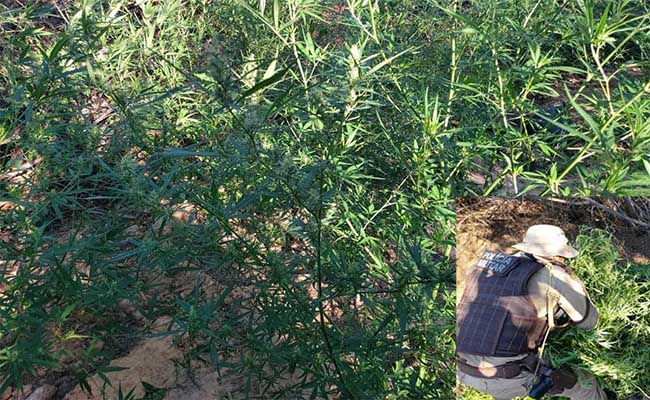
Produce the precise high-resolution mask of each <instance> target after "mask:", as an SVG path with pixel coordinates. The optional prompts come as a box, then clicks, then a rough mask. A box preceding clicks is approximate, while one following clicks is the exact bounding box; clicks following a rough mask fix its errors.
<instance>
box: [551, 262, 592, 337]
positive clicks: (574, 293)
mask: <svg viewBox="0 0 650 400" xmlns="http://www.w3.org/2000/svg"><path fill="white" fill-rule="evenodd" d="M552 286H553V288H554V289H555V290H557V293H558V295H559V298H558V305H559V307H560V308H561V309H562V311H564V313H566V315H567V316H568V317H569V318H570V319H571V321H573V324H574V325H575V326H577V327H579V328H583V329H593V328H594V327H595V326H596V324H597V323H598V310H597V309H596V307H595V306H594V304H593V303H592V302H591V300H590V299H589V296H588V295H587V290H586V289H585V287H584V285H583V284H582V282H581V281H580V279H579V278H578V277H577V276H576V275H575V274H573V273H571V271H570V270H569V269H568V268H567V269H564V268H561V267H555V268H553V282H552Z"/></svg>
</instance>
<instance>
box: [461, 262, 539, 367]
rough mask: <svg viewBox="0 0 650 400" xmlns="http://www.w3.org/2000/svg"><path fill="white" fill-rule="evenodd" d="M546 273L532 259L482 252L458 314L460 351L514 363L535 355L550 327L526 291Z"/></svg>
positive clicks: (466, 287) (469, 280)
mask: <svg viewBox="0 0 650 400" xmlns="http://www.w3.org/2000/svg"><path fill="white" fill-rule="evenodd" d="M543 267H544V265H543V264H541V263H539V262H537V261H535V260H534V259H530V258H526V257H515V256H510V255H506V254H501V253H496V252H492V251H486V252H484V253H483V255H482V256H481V259H480V260H479V262H478V263H477V265H476V267H475V268H474V269H473V270H472V272H471V273H470V275H469V279H468V280H467V283H466V286H465V292H464V294H463V297H462V298H461V300H460V303H459V304H458V307H457V310H456V318H457V319H456V321H457V322H456V349H457V351H458V352H463V353H469V354H476V355H482V356H496V357H510V356H516V355H519V354H524V353H528V352H530V351H532V350H534V349H536V348H537V346H539V344H540V342H541V338H542V337H543V335H544V334H545V332H546V328H547V321H546V318H538V317H537V310H536V308H535V306H534V305H533V303H532V301H531V300H530V298H529V297H528V290H527V288H526V285H527V284H528V281H529V280H530V278H531V276H533V274H534V273H535V272H537V271H538V270H540V269H541V268H543Z"/></svg>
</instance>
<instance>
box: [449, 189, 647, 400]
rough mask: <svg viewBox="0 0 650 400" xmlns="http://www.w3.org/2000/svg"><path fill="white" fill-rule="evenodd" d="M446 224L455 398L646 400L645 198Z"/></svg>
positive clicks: (553, 202)
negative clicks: (450, 242) (449, 228)
mask: <svg viewBox="0 0 650 400" xmlns="http://www.w3.org/2000/svg"><path fill="white" fill-rule="evenodd" d="M456 212H457V226H456V240H457V242H456V257H457V259H456V268H457V305H456V318H457V320H456V361H457V371H456V372H457V381H458V386H457V398H459V399H465V400H479V399H496V400H510V399H520V400H523V399H547V398H564V399H566V398H568V399H582V400H611V399H630V400H631V399H635V400H640V399H650V374H648V365H650V197H617V198H606V197H598V198H597V197H593V198H577V197H576V198H537V197H531V198H520V199H508V198H501V197H463V198H459V199H457V201H456Z"/></svg>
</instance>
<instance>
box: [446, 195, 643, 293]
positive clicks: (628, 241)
mask: <svg viewBox="0 0 650 400" xmlns="http://www.w3.org/2000/svg"><path fill="white" fill-rule="evenodd" d="M629 200H630V201H641V202H643V203H644V205H645V204H647V202H650V198H644V199H641V198H637V199H634V198H632V199H629ZM621 201H623V199H622V200H621ZM605 202H607V200H605ZM571 203H572V201H571V200H569V199H556V201H553V200H551V199H540V198H522V199H516V200H515V199H507V198H501V197H464V198H459V199H457V200H456V213H457V214H456V218H457V219H456V221H457V222H456V256H457V259H456V269H457V270H456V277H457V278H456V280H457V298H458V299H459V298H460V296H461V295H462V291H463V289H464V283H465V275H466V272H467V271H468V269H469V268H471V267H472V266H473V265H474V263H476V261H477V260H478V258H479V257H480V255H481V253H482V252H483V251H485V250H500V251H504V252H507V253H514V252H515V250H514V249H512V248H511V247H510V246H512V245H514V244H516V243H518V242H519V241H520V240H521V239H522V238H523V236H524V234H525V233H526V229H528V227H529V226H531V225H535V224H552V225H557V226H559V227H561V228H562V229H563V230H564V231H565V232H566V234H567V237H568V238H569V240H570V241H571V242H573V241H574V240H575V238H576V236H577V235H578V230H579V227H580V226H590V227H594V228H602V229H606V230H608V231H609V232H611V233H612V234H613V236H614V238H615V240H616V241H617V242H618V243H617V244H618V246H619V248H620V252H621V255H622V257H623V258H625V259H627V260H629V261H631V262H634V263H637V264H650V246H649V244H650V231H649V230H647V228H646V229H645V230H644V229H642V228H639V227H638V226H635V225H633V224H632V223H631V222H629V221H625V220H623V219H621V217H620V216H617V215H614V214H612V213H611V212H608V211H607V210H605V209H602V208H598V207H595V206H593V205H590V204H583V203H582V202H579V204H571ZM643 218H646V217H645V216H642V219H641V220H640V221H641V222H645V223H648V222H650V220H645V219H643Z"/></svg>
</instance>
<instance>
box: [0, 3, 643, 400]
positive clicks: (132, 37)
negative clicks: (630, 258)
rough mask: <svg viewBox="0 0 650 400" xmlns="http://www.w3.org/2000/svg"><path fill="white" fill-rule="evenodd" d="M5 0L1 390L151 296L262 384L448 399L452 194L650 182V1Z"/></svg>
mask: <svg viewBox="0 0 650 400" xmlns="http://www.w3.org/2000/svg"><path fill="white" fill-rule="evenodd" d="M5 3H7V4H8V5H0V13H1V14H0V26H1V27H0V32H1V33H2V35H0V57H1V62H0V173H2V176H3V179H0V201H3V202H8V204H10V205H11V206H9V207H4V208H2V211H0V212H1V213H2V214H0V235H2V236H1V237H0V262H2V264H0V268H2V270H3V276H2V280H1V281H0V283H1V284H2V285H3V293H4V295H3V296H2V297H0V344H2V346H1V347H0V376H2V377H3V378H4V380H3V381H2V383H1V384H0V387H4V386H7V385H21V384H23V383H24V382H28V381H29V380H30V379H31V377H32V376H33V375H34V374H35V373H36V369H37V368H40V367H46V368H47V369H49V370H55V371H64V372H66V373H73V374H75V375H76V376H77V378H78V379H79V380H80V381H82V382H83V381H84V380H85V378H86V377H87V376H88V375H89V374H92V373H94V371H96V369H97V367H98V365H102V364H103V363H106V361H107V360H108V359H110V358H112V357H113V356H115V351H113V350H114V349H116V348H118V347H119V346H117V343H118V341H119V340H120V339H119V338H123V337H124V336H125V335H126V336H136V337H138V336H139V335H142V334H143V332H144V331H146V329H145V328H146V327H142V326H138V325H137V324H134V323H131V322H129V321H126V322H125V321H124V318H123V316H121V315H120V314H119V310H118V307H117V304H118V303H120V301H122V300H128V301H129V302H130V303H132V304H134V305H135V306H136V307H137V308H138V309H139V310H140V311H141V312H142V314H144V316H145V317H146V318H147V319H148V320H155V319H156V318H157V317H159V316H162V315H170V316H172V318H173V321H174V322H176V324H177V325H176V326H177V327H178V329H175V330H174V331H173V332H171V333H172V334H174V335H177V336H178V337H182V338H185V339H187V340H189V342H190V345H191V348H192V351H188V352H187V360H183V362H184V365H190V360H191V359H194V360H196V359H199V358H200V359H202V360H204V361H206V362H210V363H212V364H214V365H216V366H223V365H224V363H226V364H227V366H228V367H229V368H231V369H233V370H235V371H239V372H241V373H242V374H244V375H245V376H248V377H250V381H249V382H248V384H250V385H251V386H254V384H258V385H260V387H264V388H266V389H265V390H266V391H265V392H264V394H263V395H264V396H266V397H272V396H276V397H278V398H283V397H284V398H291V397H292V396H294V397H295V396H296V393H298V392H300V393H305V392H307V393H309V395H313V396H314V397H328V396H333V394H334V393H337V394H338V395H340V396H342V397H343V398H359V399H360V398H392V399H398V398H418V399H426V398H432V399H434V398H450V396H451V391H452V389H453V386H454V371H453V353H454V348H453V332H454V296H453V283H454V280H453V279H454V277H453V268H451V267H450V260H449V252H450V248H451V246H453V244H454V229H453V226H454V218H453V211H452V209H451V198H452V196H453V195H454V194H461V193H484V194H489V193H497V192H506V191H509V192H522V191H523V190H536V191H540V192H545V193H551V192H552V193H564V194H574V193H608V194H642V193H648V192H649V187H650V179H649V178H648V175H649V174H650V160H648V159H647V154H648V153H649V151H650V122H649V121H650V119H649V118H648V116H649V114H650V98H649V97H650V96H648V95H647V94H648V92H649V91H650V86H649V85H650V83H649V82H648V78H647V76H648V74H647V71H648V64H647V60H648V55H649V54H650V40H649V38H650V33H649V30H648V23H649V21H648V16H647V15H648V11H649V10H648V8H647V7H648V6H647V5H646V3H645V2H643V1H620V2H616V3H615V4H614V3H612V4H611V5H607V4H609V3H610V2H607V1H604V0H603V1H596V0H585V1H570V2H569V1H566V2H564V1H549V2H545V1H533V0H526V1H487V0H485V1H483V0H481V1H462V2H459V1H445V2H436V1H433V0H432V1H427V0H418V1H382V2H378V1H368V0H363V1H362V0H353V1H349V2H347V3H339V2H333V1H325V2H321V1H313V0H292V1H287V2H284V1H278V0H266V1H265V0H259V1H239V0H222V1H207V0H160V1H154V0H142V1H140V0H139V1H132V0H106V1H99V0H83V1H81V0H80V1H70V2H64V3H66V6H65V7H64V8H63V9H62V8H61V4H59V3H60V2H46V1H35V2H23V3H25V4H26V5H24V6H23V5H22V4H21V3H18V2H16V3H14V2H13V1H9V2H5ZM3 4H4V3H3ZM565 85H568V87H566V88H565V87H564V86H565ZM558 99H562V101H563V106H562V107H561V109H562V111H561V112H560V114H558V115H557V116H550V114H549V113H548V112H547V111H544V110H545V109H546V107H547V105H548V104H549V103H551V102H553V101H556V100H558ZM548 119H552V120H553V121H552V122H547V120H548ZM558 131H559V133H558ZM21 168H22V170H20V169H21ZM470 172H474V173H477V174H480V175H483V176H484V177H485V182H483V183H470V182H468V181H467V176H468V174H469V173H470ZM7 177H10V178H7ZM513 182H514V185H513ZM524 187H526V189H524ZM187 204H189V205H191V206H192V207H193V209H194V210H196V214H197V217H196V220H195V221H193V222H192V223H178V222H177V221H175V220H174V218H173V212H174V207H178V206H179V205H187ZM170 227H171V229H170ZM11 271H13V272H11ZM187 271H190V272H191V273H193V274H196V278H197V279H196V281H197V288H196V290H194V291H191V292H190V294H185V295H183V294H180V293H179V294H177V295H176V296H163V295H160V294H156V293H158V291H157V288H158V287H159V286H160V285H161V283H160V279H162V278H174V277H176V276H177V275H178V274H181V273H185V272H187ZM10 272H11V273H10ZM206 274H207V275H209V276H213V277H215V279H218V280H219V281H220V282H222V283H223V284H224V287H225V288H224V290H223V291H222V294H223V295H220V296H214V297H211V296H209V295H207V294H206V293H203V291H202V290H200V289H201V281H202V277H204V275H206ZM242 286H245V287H246V288H247V290H249V292H248V293H249V294H248V296H249V297H250V299H246V301H238V302H235V303H236V304H234V303H233V302H231V301H230V300H229V296H230V295H229V293H230V291H231V290H235V291H236V289H239V288H240V287H242ZM312 288H313V289H314V290H315V291H316V295H314V293H313V290H311V289H312ZM337 310H338V311H337ZM339 311H340V312H339ZM116 321H122V323H116ZM80 335H81V336H83V340H85V341H86V342H87V344H88V346H87V349H88V350H87V351H86V352H84V354H83V357H82V360H81V361H80V362H77V363H75V364H73V365H72V366H70V365H67V364H66V365H65V366H64V365H63V364H62V363H61V358H62V357H63V356H64V354H63V351H60V349H61V346H60V344H61V342H64V341H66V340H78V339H79V336H80ZM279 338H281V339H279ZM95 340H101V341H102V342H104V343H107V344H109V345H108V346H105V347H104V350H101V351H100V350H95V347H93V346H91V345H90V344H91V343H92V342H94V341H95ZM53 349H54V350H57V349H58V350H57V351H52V350H53ZM112 351H113V352H112ZM238 351H242V352H243V353H244V354H245V357H244V356H242V357H240V358H238V361H237V362H233V361H232V358H233V357H232V355H233V354H235V353H236V352H238ZM224 360H227V362H226V361H224ZM288 370H291V371H293V370H296V371H299V372H301V373H304V374H303V375H302V377H301V380H300V382H299V383H297V384H296V385H294V386H291V387H287V386H286V385H284V386H281V385H279V383H278V382H279V381H280V380H281V379H280V375H282V374H283V373H285V372H286V371H288ZM248 391H249V387H248V386H247V387H246V388H244V392H247V393H248ZM0 392H2V390H0ZM253 392H254V389H250V393H253Z"/></svg>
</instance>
